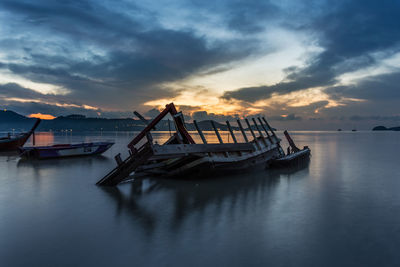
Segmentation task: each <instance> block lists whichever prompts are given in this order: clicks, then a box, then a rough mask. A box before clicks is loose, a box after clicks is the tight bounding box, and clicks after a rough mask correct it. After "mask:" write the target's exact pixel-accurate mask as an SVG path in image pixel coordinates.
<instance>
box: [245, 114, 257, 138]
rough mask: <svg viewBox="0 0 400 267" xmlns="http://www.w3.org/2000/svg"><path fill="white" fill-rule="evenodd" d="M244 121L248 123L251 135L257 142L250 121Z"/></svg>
mask: <svg viewBox="0 0 400 267" xmlns="http://www.w3.org/2000/svg"><path fill="white" fill-rule="evenodd" d="M244 120H245V122H246V124H247V127H249V130H250V133H251V135H252V136H253V138H254V140H255V141H257V137H256V135H255V134H254V131H253V129H251V125H250V122H249V120H248V119H247V118H246V119H244Z"/></svg>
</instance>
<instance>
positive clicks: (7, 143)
mask: <svg viewBox="0 0 400 267" xmlns="http://www.w3.org/2000/svg"><path fill="white" fill-rule="evenodd" d="M39 123H40V119H37V120H36V122H35V124H34V125H33V127H32V129H31V130H30V131H29V132H26V133H20V134H17V135H10V134H8V136H6V137H0V151H11V150H18V147H21V146H23V145H24V144H25V143H26V141H27V140H28V139H29V137H30V136H31V135H32V134H33V137H35V130H36V128H37V127H38V126H39Z"/></svg>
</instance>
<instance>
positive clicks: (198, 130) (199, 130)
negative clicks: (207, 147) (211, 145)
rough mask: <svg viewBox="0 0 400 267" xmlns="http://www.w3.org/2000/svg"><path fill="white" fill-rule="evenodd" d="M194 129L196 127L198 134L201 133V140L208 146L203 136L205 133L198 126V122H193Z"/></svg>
mask: <svg viewBox="0 0 400 267" xmlns="http://www.w3.org/2000/svg"><path fill="white" fill-rule="evenodd" d="M193 123H194V127H196V130H197V132H198V133H199V135H200V137H201V140H202V141H203V143H204V144H207V140H206V138H205V137H204V135H203V131H202V130H201V129H200V127H199V125H198V124H197V121H196V120H193Z"/></svg>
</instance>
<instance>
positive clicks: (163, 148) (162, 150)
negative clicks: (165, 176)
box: [152, 143, 255, 156]
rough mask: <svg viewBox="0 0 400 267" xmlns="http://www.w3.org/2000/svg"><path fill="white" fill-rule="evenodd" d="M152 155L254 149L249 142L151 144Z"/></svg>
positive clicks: (249, 150)
mask: <svg viewBox="0 0 400 267" xmlns="http://www.w3.org/2000/svg"><path fill="white" fill-rule="evenodd" d="M152 149H153V154H154V156H158V155H169V154H171V155H178V154H182V155H188V154H191V153H217V152H235V151H237V152H239V151H243V152H245V151H248V152H252V151H254V150H255V149H254V145H253V144H251V143H237V144H177V145H175V144H174V145H153V147H152Z"/></svg>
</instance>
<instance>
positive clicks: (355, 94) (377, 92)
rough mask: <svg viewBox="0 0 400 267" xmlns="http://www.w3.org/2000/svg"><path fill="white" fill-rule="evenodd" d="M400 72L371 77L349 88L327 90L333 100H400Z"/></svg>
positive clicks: (341, 87) (337, 87) (340, 87)
mask: <svg viewBox="0 0 400 267" xmlns="http://www.w3.org/2000/svg"><path fill="white" fill-rule="evenodd" d="M399 84H400V72H394V73H387V74H381V75H376V76H369V77H367V78H364V79H362V80H360V81H358V83H356V84H353V85H348V86H335V87H330V88H328V89H326V90H325V92H326V93H327V94H329V95H330V96H331V97H332V99H335V100H338V99H341V98H343V97H348V98H357V99H366V100H372V101H378V100H393V99H398V100H400V88H399Z"/></svg>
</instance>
